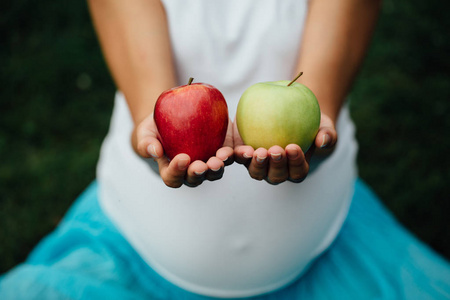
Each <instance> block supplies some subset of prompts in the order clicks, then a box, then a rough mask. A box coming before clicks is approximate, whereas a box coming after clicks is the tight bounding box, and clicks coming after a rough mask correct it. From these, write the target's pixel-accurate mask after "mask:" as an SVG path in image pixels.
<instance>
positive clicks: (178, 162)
mask: <svg viewBox="0 0 450 300" xmlns="http://www.w3.org/2000/svg"><path fill="white" fill-rule="evenodd" d="M158 136H159V134H158V129H157V127H156V124H155V121H154V119H153V114H152V115H150V116H148V117H147V118H145V119H144V120H143V121H142V122H140V123H139V124H138V125H137V126H136V127H135V128H134V130H133V134H132V145H133V148H134V150H135V152H136V153H137V154H139V155H140V156H141V157H143V158H153V159H154V160H155V161H156V162H157V163H158V167H159V174H160V176H161V178H162V180H163V181H164V183H165V184H166V185H167V186H169V187H172V188H178V187H181V186H182V185H183V184H185V185H187V186H190V187H196V186H198V185H200V184H202V183H203V181H205V180H209V181H214V180H217V179H220V178H222V175H223V172H224V167H225V166H226V165H230V164H231V163H233V135H232V122H231V121H229V122H228V130H227V135H226V138H225V141H224V144H223V147H222V148H220V149H219V150H217V152H216V156H213V157H211V158H209V159H208V161H207V162H206V163H205V162H203V161H200V160H196V161H193V162H191V159H190V157H189V155H187V154H184V153H182V154H178V155H176V156H175V157H174V158H173V159H172V160H169V159H168V158H167V157H166V156H165V155H164V149H163V146H162V144H161V142H160V141H159V139H158Z"/></svg>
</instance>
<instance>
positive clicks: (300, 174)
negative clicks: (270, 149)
mask: <svg viewBox="0 0 450 300" xmlns="http://www.w3.org/2000/svg"><path fill="white" fill-rule="evenodd" d="M285 151H286V156H287V158H288V169H289V180H290V181H292V182H302V181H303V180H304V179H305V178H306V176H307V175H308V172H309V164H308V161H307V159H306V157H305V154H304V153H303V151H302V149H301V148H300V146H298V145H296V144H290V145H287V146H286V148H285Z"/></svg>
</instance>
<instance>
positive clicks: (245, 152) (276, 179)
mask: <svg viewBox="0 0 450 300" xmlns="http://www.w3.org/2000/svg"><path fill="white" fill-rule="evenodd" d="M233 140H234V159H235V161H236V162H237V163H240V164H243V165H245V166H246V167H247V169H248V172H249V174H250V176H251V177H252V178H254V179H256V180H266V181H267V182H268V183H270V184H279V183H282V182H284V181H291V182H296V183H298V182H302V181H303V180H304V179H305V178H306V176H307V175H308V172H309V162H310V159H311V156H312V155H313V154H318V155H321V156H323V157H326V156H327V155H329V154H331V152H332V150H333V149H334V147H335V145H336V142H337V132H336V129H335V126H334V123H333V121H332V120H331V118H329V117H328V116H327V115H325V114H323V113H322V117H321V121H320V126H319V131H318V133H317V135H316V138H315V140H314V143H313V145H312V146H311V147H310V148H309V149H308V151H307V152H306V153H304V152H303V151H302V149H301V148H300V146H298V145H296V144H289V145H287V146H286V147H285V148H284V149H283V148H282V147H280V146H272V147H270V148H269V149H264V148H258V149H256V150H255V149H253V148H252V147H251V146H249V145H245V144H244V142H243V141H242V138H241V136H240V135H239V131H238V129H237V126H236V120H235V122H233Z"/></svg>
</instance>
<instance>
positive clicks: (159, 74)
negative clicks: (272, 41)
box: [88, 0, 380, 188]
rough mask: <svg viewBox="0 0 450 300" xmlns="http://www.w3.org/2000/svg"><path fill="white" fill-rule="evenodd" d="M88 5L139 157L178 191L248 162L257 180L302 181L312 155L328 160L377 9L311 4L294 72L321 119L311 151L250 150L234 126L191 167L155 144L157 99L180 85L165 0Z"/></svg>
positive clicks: (356, 0) (346, 2)
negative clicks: (214, 149)
mask: <svg viewBox="0 0 450 300" xmlns="http://www.w3.org/2000/svg"><path fill="white" fill-rule="evenodd" d="M88 4H89V8H90V12H91V16H92V20H93V23H94V27H95V29H96V31H97V35H98V38H99V41H100V45H101V47H102V50H103V53H104V56H105V59H106V62H107V64H108V67H109V69H110V72H111V74H112V77H113V79H114V81H115V83H116V85H117V88H118V89H119V90H121V91H122V92H123V93H124V95H125V97H126V99H127V102H128V106H129V108H130V112H131V115H132V118H133V121H134V124H135V127H134V130H133V133H132V136H131V143H132V145H133V148H134V149H135V151H136V153H137V154H138V155H140V156H142V157H144V158H153V159H154V160H155V161H156V162H157V163H158V166H159V170H160V175H161V178H162V180H163V181H164V183H165V184H166V185H167V186H169V187H173V188H177V187H180V186H182V185H183V184H186V185H188V186H191V187H194V186H198V185H200V184H201V183H202V182H203V181H204V180H210V181H213V180H217V179H220V178H221V177H222V174H223V169H224V167H225V166H226V165H229V164H231V163H233V161H234V160H235V161H236V162H238V163H240V164H244V165H245V166H246V167H247V168H248V171H249V174H250V176H251V177H252V178H255V179H257V180H263V179H264V180H266V181H267V182H269V183H272V184H279V183H281V182H284V181H287V180H289V181H292V182H301V181H302V180H303V179H304V178H305V177H306V175H307V174H308V171H309V159H310V158H311V156H312V155H313V153H315V154H318V155H322V156H324V157H326V155H328V154H329V153H330V152H331V150H332V149H333V148H334V146H335V144H336V141H337V133H336V130H335V124H336V119H337V116H338V113H339V111H340V109H341V107H342V105H343V103H344V99H345V96H346V95H347V93H348V91H349V89H350V87H351V84H352V82H353V80H354V77H355V75H356V73H357V71H358V69H359V67H360V65H361V62H362V59H363V57H364V54H365V52H366V49H367V46H368V44H369V41H370V37H371V34H372V31H373V28H374V26H375V23H376V19H377V15H378V11H379V7H380V1H379V0H363V1H361V0H336V1H331V2H330V1H327V0H312V1H310V9H309V12H308V18H307V21H306V27H305V32H304V35H303V40H302V45H303V47H302V48H301V50H300V53H299V55H300V56H299V57H301V60H300V61H299V62H298V67H297V72H296V73H298V72H299V71H300V70H301V71H303V72H305V74H308V76H302V77H301V79H300V80H299V82H301V83H303V84H305V85H306V86H308V87H309V88H310V89H311V90H312V91H313V92H314V94H315V95H316V96H317V98H318V101H319V104H320V106H321V110H322V117H321V124H320V128H319V133H318V134H317V137H316V139H315V142H314V146H313V147H311V148H310V150H308V152H307V153H303V152H302V150H301V149H300V147H299V146H297V145H287V146H286V147H285V148H284V149H283V148H281V147H279V146H273V147H271V148H270V149H263V148H259V149H253V148H252V147H250V146H248V145H244V144H243V142H242V139H241V138H240V136H239V133H238V131H237V128H236V125H235V122H233V123H232V122H229V126H228V131H227V138H226V139H225V142H224V145H223V147H222V148H220V149H219V150H218V151H217V152H216V156H214V157H211V158H210V159H209V160H208V161H207V162H206V163H204V162H201V161H194V162H191V160H190V158H189V156H188V155H186V154H179V155H177V156H175V157H174V158H173V160H171V161H170V162H169V160H168V159H167V158H166V157H165V156H164V149H163V147H162V145H161V143H160V142H159V141H158V139H157V136H158V132H157V129H156V126H155V124H154V121H153V116H152V112H153V108H154V105H155V102H156V99H157V98H158V96H159V95H160V94H161V93H162V92H163V91H165V90H167V89H169V88H172V87H175V86H176V85H177V84H176V80H175V71H174V63H173V59H172V57H171V53H172V52H171V45H170V39H169V31H168V26H167V19H166V15H165V12H164V8H163V6H162V4H161V3H160V1H158V0H135V1H133V5H130V4H129V3H127V2H126V1H120V0H89V1H88ZM293 76H294V74H293ZM280 79H281V78H280Z"/></svg>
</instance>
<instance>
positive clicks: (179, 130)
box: [153, 78, 228, 162]
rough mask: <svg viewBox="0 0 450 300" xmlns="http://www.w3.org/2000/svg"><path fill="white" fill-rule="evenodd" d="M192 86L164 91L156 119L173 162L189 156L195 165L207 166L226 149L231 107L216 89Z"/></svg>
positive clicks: (160, 134)
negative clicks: (203, 163)
mask: <svg viewBox="0 0 450 300" xmlns="http://www.w3.org/2000/svg"><path fill="white" fill-rule="evenodd" d="M191 83H192V78H191V79H189V83H188V84H187V85H183V86H179V87H175V88H172V89H169V90H167V91H164V92H163V93H162V94H161V95H160V96H159V98H158V100H157V101H156V104H155V111H154V114H153V117H154V119H155V123H156V126H157V128H158V132H159V139H160V141H161V144H162V146H163V148H164V151H165V154H166V156H167V157H168V158H169V159H172V158H174V157H175V155H177V154H180V153H186V154H188V155H189V157H190V158H191V161H195V160H202V161H204V162H206V161H207V160H208V159H209V158H210V157H212V156H215V154H216V151H217V150H218V149H219V148H220V147H222V145H223V142H224V140H225V136H226V133H227V127H228V107H227V103H226V102H225V98H224V97H223V95H222V93H221V92H220V91H219V90H218V89H216V88H215V87H213V86H212V85H209V84H205V83H193V84H191Z"/></svg>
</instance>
